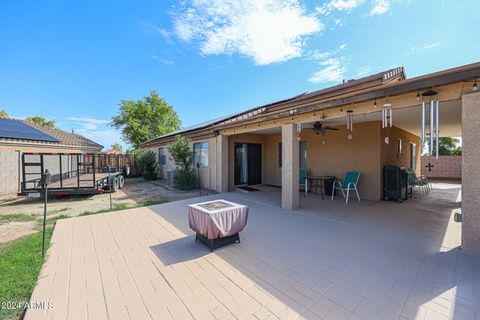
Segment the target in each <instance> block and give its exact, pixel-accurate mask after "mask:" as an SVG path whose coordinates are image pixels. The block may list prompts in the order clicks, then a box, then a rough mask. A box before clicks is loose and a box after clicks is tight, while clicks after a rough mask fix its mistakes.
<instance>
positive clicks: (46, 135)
mask: <svg viewBox="0 0 480 320" xmlns="http://www.w3.org/2000/svg"><path fill="white" fill-rule="evenodd" d="M0 139H2V140H4V141H10V142H12V141H15V142H16V143H32V142H33V143H41V144H49V145H52V146H72V147H80V148H89V149H98V151H100V150H101V149H102V148H103V146H102V145H100V144H98V143H96V142H94V141H92V140H90V139H87V138H85V137H83V136H81V135H79V134H76V133H70V132H66V131H63V130H59V129H49V128H44V127H42V126H39V125H37V124H34V123H31V122H28V121H25V120H20V119H11V118H0Z"/></svg>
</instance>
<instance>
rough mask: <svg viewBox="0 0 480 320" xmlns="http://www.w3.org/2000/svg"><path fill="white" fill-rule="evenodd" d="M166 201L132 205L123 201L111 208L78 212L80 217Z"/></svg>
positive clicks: (159, 202) (159, 201)
mask: <svg viewBox="0 0 480 320" xmlns="http://www.w3.org/2000/svg"><path fill="white" fill-rule="evenodd" d="M165 202H168V200H163V199H162V200H146V201H142V202H139V203H137V204H135V205H133V206H129V205H127V204H125V203H121V204H117V205H115V206H113V208H112V209H102V210H97V211H85V212H82V213H80V214H79V216H80V217H82V216H90V215H92V214H98V213H105V212H111V211H120V210H126V209H133V208H140V207H148V206H153V205H156V204H161V203H165Z"/></svg>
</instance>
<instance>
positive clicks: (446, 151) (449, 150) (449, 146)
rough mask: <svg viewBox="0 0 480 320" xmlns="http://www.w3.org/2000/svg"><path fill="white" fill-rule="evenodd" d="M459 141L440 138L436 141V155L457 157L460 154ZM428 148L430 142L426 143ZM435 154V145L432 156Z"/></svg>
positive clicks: (451, 138) (450, 138)
mask: <svg viewBox="0 0 480 320" xmlns="http://www.w3.org/2000/svg"><path fill="white" fill-rule="evenodd" d="M459 144H460V139H457V138H453V137H442V138H439V139H438V155H440V156H458V155H461V154H462V146H460V145H459ZM427 145H428V146H430V140H428V141H427ZM435 153H436V145H435V144H434V145H433V154H435Z"/></svg>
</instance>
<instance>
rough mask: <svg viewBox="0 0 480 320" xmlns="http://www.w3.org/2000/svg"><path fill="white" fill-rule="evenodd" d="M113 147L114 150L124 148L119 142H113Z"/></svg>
mask: <svg viewBox="0 0 480 320" xmlns="http://www.w3.org/2000/svg"><path fill="white" fill-rule="evenodd" d="M111 147H112V149H113V150H118V151H121V150H122V145H121V144H120V143H118V142H116V143H114V144H112V145H111Z"/></svg>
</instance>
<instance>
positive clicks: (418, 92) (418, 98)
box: [416, 90, 420, 101]
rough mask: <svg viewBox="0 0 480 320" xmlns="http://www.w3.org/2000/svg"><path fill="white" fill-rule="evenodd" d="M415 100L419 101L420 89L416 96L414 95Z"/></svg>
mask: <svg viewBox="0 0 480 320" xmlns="http://www.w3.org/2000/svg"><path fill="white" fill-rule="evenodd" d="M416 99H417V101H420V90H418V91H417V97H416Z"/></svg>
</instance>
